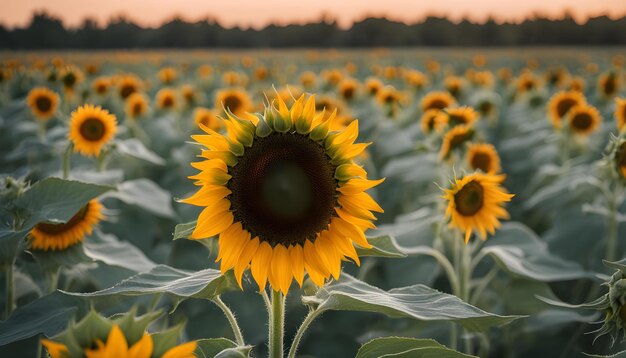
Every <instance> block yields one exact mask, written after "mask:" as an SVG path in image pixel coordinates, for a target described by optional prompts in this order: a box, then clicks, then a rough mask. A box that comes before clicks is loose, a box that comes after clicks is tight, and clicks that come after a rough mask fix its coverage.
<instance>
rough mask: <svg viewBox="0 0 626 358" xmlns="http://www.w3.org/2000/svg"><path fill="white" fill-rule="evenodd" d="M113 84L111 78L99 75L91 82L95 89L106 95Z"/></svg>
mask: <svg viewBox="0 0 626 358" xmlns="http://www.w3.org/2000/svg"><path fill="white" fill-rule="evenodd" d="M110 86H111V80H110V79H109V78H106V77H98V78H96V79H94V80H93V82H91V88H92V89H93V91H94V92H95V93H96V94H98V95H100V96H104V95H105V94H107V92H108V91H109V87H110Z"/></svg>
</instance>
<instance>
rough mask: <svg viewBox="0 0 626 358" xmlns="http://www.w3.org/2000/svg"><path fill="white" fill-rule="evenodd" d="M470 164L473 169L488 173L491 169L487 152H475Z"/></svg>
mask: <svg viewBox="0 0 626 358" xmlns="http://www.w3.org/2000/svg"><path fill="white" fill-rule="evenodd" d="M470 164H471V165H472V168H473V169H480V170H482V171H483V172H485V173H489V171H490V169H491V156H490V155H489V154H487V153H480V152H479V153H475V154H474V155H473V156H472V159H471V163H470Z"/></svg>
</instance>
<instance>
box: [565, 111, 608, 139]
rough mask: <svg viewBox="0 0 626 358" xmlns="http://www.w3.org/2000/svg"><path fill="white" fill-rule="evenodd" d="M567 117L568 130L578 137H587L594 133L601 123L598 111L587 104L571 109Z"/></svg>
mask: <svg viewBox="0 0 626 358" xmlns="http://www.w3.org/2000/svg"><path fill="white" fill-rule="evenodd" d="M567 117H568V118H567V119H568V122H569V127H570V130H571V131H572V132H573V133H574V134H576V135H578V136H588V135H589V134H591V133H593V132H595V131H596V130H597V129H598V127H599V126H600V123H601V122H602V117H601V116H600V112H598V109H596V107H594V106H592V105H589V104H582V105H578V106H576V107H574V108H572V109H571V110H570V112H569V113H568V116H567Z"/></svg>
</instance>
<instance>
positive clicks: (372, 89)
mask: <svg viewBox="0 0 626 358" xmlns="http://www.w3.org/2000/svg"><path fill="white" fill-rule="evenodd" d="M383 86H384V85H383V83H382V82H381V81H380V80H379V79H378V78H376V77H369V78H368V79H367V81H365V90H366V91H367V93H368V94H370V95H372V96H375V95H376V94H377V93H378V91H379V90H380V89H381V88H383Z"/></svg>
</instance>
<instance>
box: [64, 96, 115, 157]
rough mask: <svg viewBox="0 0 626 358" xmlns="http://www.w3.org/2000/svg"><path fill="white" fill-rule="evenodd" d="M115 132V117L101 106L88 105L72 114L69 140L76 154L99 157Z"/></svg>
mask: <svg viewBox="0 0 626 358" xmlns="http://www.w3.org/2000/svg"><path fill="white" fill-rule="evenodd" d="M115 132H117V123H116V120H115V115H113V114H110V113H109V111H107V110H105V109H102V108H101V107H100V106H94V105H91V104H86V105H84V106H80V107H78V109H77V110H76V111H74V112H72V117H71V118H70V132H69V139H70V140H71V141H72V142H73V143H74V152H78V153H81V154H82V155H85V156H95V157H97V156H98V155H100V151H101V150H102V148H103V147H104V146H105V145H106V144H107V143H108V142H109V141H110V140H111V139H112V138H113V136H114V135H115Z"/></svg>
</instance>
